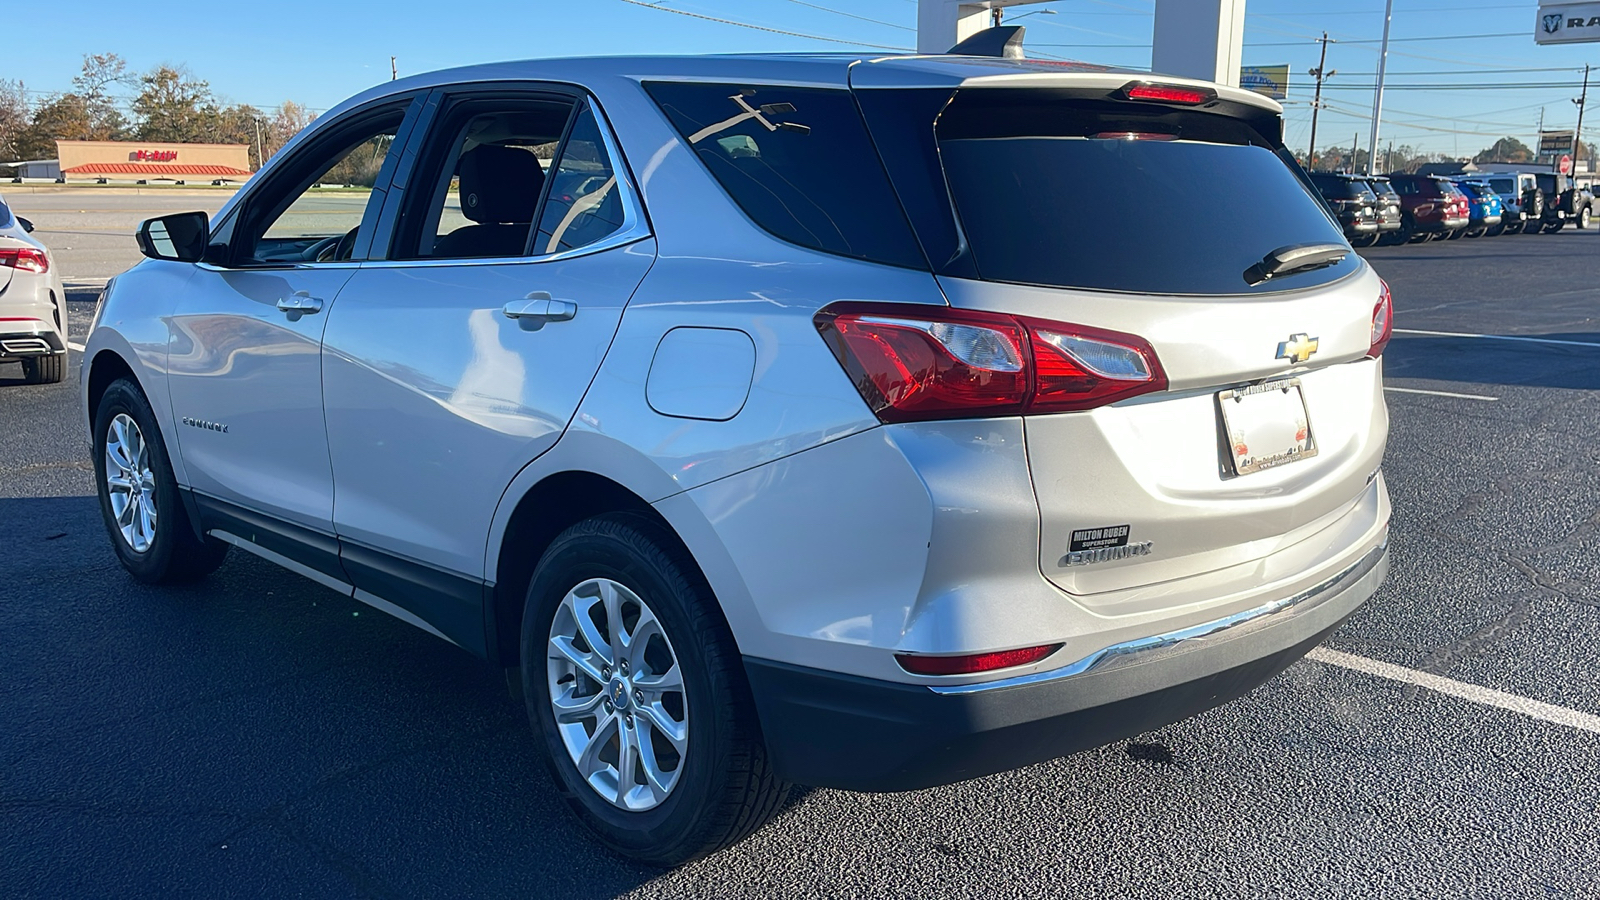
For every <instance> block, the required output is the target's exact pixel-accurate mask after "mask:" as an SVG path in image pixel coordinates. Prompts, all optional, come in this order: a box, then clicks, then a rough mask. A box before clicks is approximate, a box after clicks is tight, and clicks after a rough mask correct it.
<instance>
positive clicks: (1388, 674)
mask: <svg viewBox="0 0 1600 900" xmlns="http://www.w3.org/2000/svg"><path fill="white" fill-rule="evenodd" d="M1306 659H1310V660H1314V661H1316V662H1319V663H1326V664H1327V665H1330V666H1338V667H1340V668H1342V669H1350V670H1352V671H1356V672H1363V673H1365V674H1368V675H1376V676H1378V677H1379V678H1387V679H1389V680H1390V681H1399V682H1402V683H1404V684H1414V685H1416V686H1417V687H1423V688H1427V689H1428V690H1430V691H1438V692H1439V693H1441V694H1448V695H1450V696H1451V697H1459V698H1461V699H1462V700H1469V701H1471V702H1473V703H1477V704H1480V705H1482V706H1493V707H1496V708H1498V709H1504V710H1509V711H1511V712H1514V713H1520V714H1522V715H1524V716H1528V717H1529V718H1533V719H1539V720H1541V721H1544V722H1553V723H1555V724H1557V725H1565V726H1567V727H1568V728H1576V729H1578V730H1579V731H1589V732H1593V733H1595V734H1600V716H1595V715H1590V714H1589V713H1586V712H1579V711H1577V710H1575V709H1568V708H1566V707H1565V706H1555V705H1552V704H1549V703H1541V702H1540V701H1538V700H1529V699H1528V698H1527V697H1518V696H1517V695H1516V694H1508V693H1506V692H1505V691H1497V690H1494V689H1493V688H1486V687H1480V686H1478V685H1476V684H1467V683H1466V682H1462V681H1455V680H1453V679H1450V678H1442V677H1440V676H1438V675H1431V674H1429V673H1427V672H1419V671H1417V670H1416V669H1408V668H1406V667H1405V666H1397V665H1395V664H1393V663H1386V662H1379V661H1378V660H1375V659H1367V658H1366V657H1365V656H1356V655H1355V654H1354V653H1345V652H1343V651H1340V650H1329V649H1328V648H1326V647H1318V648H1317V649H1315V650H1312V651H1311V652H1310V653H1308V654H1306Z"/></svg>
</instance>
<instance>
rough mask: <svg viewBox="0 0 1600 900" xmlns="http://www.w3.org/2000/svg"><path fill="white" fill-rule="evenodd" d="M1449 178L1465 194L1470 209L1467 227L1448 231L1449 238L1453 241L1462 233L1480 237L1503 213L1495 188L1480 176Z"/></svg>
mask: <svg viewBox="0 0 1600 900" xmlns="http://www.w3.org/2000/svg"><path fill="white" fill-rule="evenodd" d="M1451 180H1452V181H1454V182H1455V183H1456V187H1458V188H1460V189H1461V192H1462V193H1463V194H1466V195H1467V201H1468V205H1469V208H1470V210H1471V211H1470V212H1469V213H1468V221H1467V227H1465V228H1457V229H1456V230H1455V231H1452V232H1450V240H1452V241H1453V240H1455V239H1456V238H1458V237H1461V236H1462V235H1463V234H1464V235H1466V236H1467V237H1474V238H1475V237H1482V236H1483V235H1485V234H1487V233H1488V232H1489V229H1491V228H1494V227H1495V226H1497V225H1499V224H1500V219H1501V217H1502V216H1503V215H1504V214H1505V209H1504V206H1503V205H1502V203H1501V202H1500V195H1499V194H1498V193H1495V189H1494V188H1493V187H1492V186H1491V185H1490V184H1489V182H1487V181H1485V180H1483V179H1482V178H1481V177H1477V178H1473V179H1471V180H1468V179H1466V178H1454V179H1451Z"/></svg>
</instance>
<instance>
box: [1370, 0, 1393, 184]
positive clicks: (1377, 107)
mask: <svg viewBox="0 0 1600 900" xmlns="http://www.w3.org/2000/svg"><path fill="white" fill-rule="evenodd" d="M1392 18H1394V0H1387V2H1386V3H1384V5H1383V49H1382V50H1379V51H1378V89H1377V90H1376V91H1373V93H1372V141H1371V142H1370V144H1369V145H1368V149H1367V174H1368V175H1372V174H1375V173H1374V172H1373V170H1372V167H1373V166H1374V165H1376V163H1374V162H1373V160H1374V158H1376V157H1377V155H1378V120H1379V119H1380V118H1382V117H1383V77H1384V75H1385V74H1387V72H1388V68H1389V20H1390V19H1392Z"/></svg>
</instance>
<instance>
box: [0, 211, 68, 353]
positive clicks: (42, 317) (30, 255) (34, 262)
mask: <svg viewBox="0 0 1600 900" xmlns="http://www.w3.org/2000/svg"><path fill="white" fill-rule="evenodd" d="M32 232H33V223H32V222H29V221H28V220H27V219H24V218H22V217H21V216H18V215H16V214H15V213H13V212H12V211H11V208H10V207H9V206H7V205H6V201H5V198H4V197H0V362H20V363H22V373H23V377H24V378H26V379H27V381H28V382H29V383H30V384H54V383H56V382H58V381H60V380H61V379H62V377H63V376H65V375H66V371H67V292H66V289H65V288H64V287H62V284H61V273H60V272H59V271H57V270H56V267H55V265H54V264H53V263H52V262H51V259H50V250H49V248H48V247H46V246H45V245H44V244H42V243H40V242H39V241H38V240H36V239H35V238H34V237H33V234H32Z"/></svg>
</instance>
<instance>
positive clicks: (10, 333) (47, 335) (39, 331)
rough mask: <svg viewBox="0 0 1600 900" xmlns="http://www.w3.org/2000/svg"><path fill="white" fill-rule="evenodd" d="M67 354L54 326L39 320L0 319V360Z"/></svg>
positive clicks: (65, 346)
mask: <svg viewBox="0 0 1600 900" xmlns="http://www.w3.org/2000/svg"><path fill="white" fill-rule="evenodd" d="M65 352H67V345H66V344H65V343H64V342H63V341H62V340H61V335H60V333H59V332H57V331H56V329H55V326H54V325H53V324H52V323H50V322H46V321H43V320H41V319H16V318H10V319H8V318H0V359H24V358H27V357H33V356H49V355H51V354H56V353H65Z"/></svg>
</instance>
